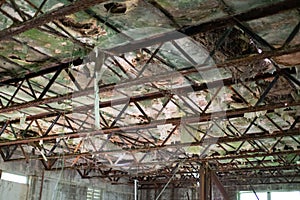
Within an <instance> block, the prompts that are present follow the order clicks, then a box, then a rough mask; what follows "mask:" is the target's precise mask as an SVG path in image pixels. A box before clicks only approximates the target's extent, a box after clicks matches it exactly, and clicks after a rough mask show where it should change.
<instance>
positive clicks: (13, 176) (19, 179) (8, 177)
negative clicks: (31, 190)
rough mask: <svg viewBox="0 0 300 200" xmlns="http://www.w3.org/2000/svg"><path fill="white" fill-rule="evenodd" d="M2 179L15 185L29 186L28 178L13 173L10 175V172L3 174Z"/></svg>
mask: <svg viewBox="0 0 300 200" xmlns="http://www.w3.org/2000/svg"><path fill="white" fill-rule="evenodd" d="M1 179H2V180H6V181H11V182H15V183H22V184H27V181H28V180H27V176H22V175H17V174H12V173H8V172H2V173H1Z"/></svg>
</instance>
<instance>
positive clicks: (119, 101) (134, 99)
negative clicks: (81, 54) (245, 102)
mask: <svg viewBox="0 0 300 200" xmlns="http://www.w3.org/2000/svg"><path fill="white" fill-rule="evenodd" d="M275 75H276V72H275V73H274V74H270V73H267V74H261V75H258V76H256V77H253V78H249V79H248V80H246V81H245V82H248V81H249V82H250V81H256V80H261V79H267V78H271V77H273V76H275ZM235 83H236V81H235V80H233V79H232V78H227V79H223V80H219V81H213V82H208V83H203V84H200V85H190V86H184V87H179V88H175V89H171V90H163V91H157V92H150V93H147V94H143V95H136V96H131V97H128V98H120V99H115V100H112V101H103V102H100V103H99V104H100V108H105V107H109V106H111V105H120V104H125V103H127V102H139V101H143V100H151V99H155V98H162V97H164V96H166V94H171V93H172V94H185V93H187V92H191V90H192V91H195V92H196V91H201V90H205V89H207V88H208V87H209V88H210V89H212V88H215V87H219V86H230V85H233V84H235ZM112 89H113V87H111V86H107V87H102V88H101V89H100V91H102V92H103V91H107V90H112ZM92 92H93V88H88V89H85V90H83V91H79V92H73V93H68V94H64V95H60V96H57V97H49V98H45V99H41V100H33V101H30V102H25V103H21V104H17V105H13V106H10V107H7V108H0V113H4V112H8V111H13V110H20V109H23V108H28V107H32V106H38V105H42V104H46V103H53V102H58V101H62V100H65V99H69V98H76V97H79V96H83V95H88V94H90V93H92ZM93 106H94V105H93V104H91V105H85V106H79V107H75V108H74V109H73V110H70V111H64V112H63V113H64V114H65V115H66V114H70V113H74V112H77V111H81V110H90V109H92V108H93ZM59 113H60V112H58V111H57V112H45V113H40V114H37V115H31V116H28V117H27V118H26V120H27V121H30V120H35V119H41V118H47V117H53V116H57V115H58V114H59ZM19 121H20V119H18V118H17V119H14V120H10V121H9V122H10V123H17V122H19ZM0 125H1V122H0Z"/></svg>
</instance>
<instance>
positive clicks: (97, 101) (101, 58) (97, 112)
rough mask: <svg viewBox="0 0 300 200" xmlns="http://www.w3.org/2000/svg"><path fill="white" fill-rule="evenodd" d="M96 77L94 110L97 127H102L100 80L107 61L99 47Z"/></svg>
mask: <svg viewBox="0 0 300 200" xmlns="http://www.w3.org/2000/svg"><path fill="white" fill-rule="evenodd" d="M95 54H96V55H95V71H94V73H95V79H94V97H95V101H94V112H95V129H100V105H99V104H100V94H99V82H100V79H101V73H103V72H101V69H102V65H103V64H104V62H105V54H104V52H103V51H101V50H99V49H98V48H96V49H95Z"/></svg>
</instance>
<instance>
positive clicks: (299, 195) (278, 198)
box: [271, 191, 300, 200]
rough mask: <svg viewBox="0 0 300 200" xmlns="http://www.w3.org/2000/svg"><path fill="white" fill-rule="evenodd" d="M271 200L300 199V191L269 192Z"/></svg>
mask: <svg viewBox="0 0 300 200" xmlns="http://www.w3.org/2000/svg"><path fill="white" fill-rule="evenodd" d="M271 199H272V200H282V199H291V200H292V199H300V191H298V192H271Z"/></svg>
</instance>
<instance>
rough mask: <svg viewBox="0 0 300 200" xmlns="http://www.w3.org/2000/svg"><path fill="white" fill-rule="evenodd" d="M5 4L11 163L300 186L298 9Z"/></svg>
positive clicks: (149, 177)
mask: <svg viewBox="0 0 300 200" xmlns="http://www.w3.org/2000/svg"><path fill="white" fill-rule="evenodd" d="M0 2H1V3H0V5H1V8H0V18H1V20H0V29H1V31H0V40H1V44H0V88H1V89H0V124H1V131H0V139H1V141H0V154H1V156H2V160H3V161H5V162H13V161H24V164H25V163H26V162H28V161H29V160H40V161H41V163H42V164H43V165H42V166H43V167H44V168H45V169H46V170H57V169H74V170H77V171H78V172H79V173H80V175H81V176H82V177H83V178H91V177H100V178H107V179H109V180H110V181H114V182H116V181H120V180H125V181H128V180H129V181H130V180H131V179H132V178H138V179H139V180H140V183H141V185H142V186H143V184H144V185H145V187H148V184H149V181H150V183H157V184H158V183H166V182H167V181H168V180H169V179H170V177H173V176H172V175H173V174H175V175H176V176H175V177H174V178H172V179H173V180H172V181H173V182H174V183H176V184H178V185H181V184H182V185H184V184H188V185H191V182H193V184H194V183H195V184H196V181H197V180H198V179H199V176H198V175H197V174H198V172H199V170H200V169H201V168H202V167H204V166H205V167H207V166H209V168H210V169H211V170H213V171H215V172H216V174H217V176H218V177H219V178H220V180H221V181H222V183H223V184H224V185H225V186H230V185H232V184H236V182H237V181H239V183H240V184H241V185H243V184H249V180H247V179H246V178H245V177H247V176H248V177H249V175H251V176H254V177H256V179H251V182H253V183H272V182H278V180H279V179H280V183H283V182H284V183H295V182H299V181H300V177H299V176H297V174H299V170H300V156H299V154H300V136H299V134H300V129H299V127H300V126H299V125H300V122H299V115H300V111H299V106H300V102H299V87H300V81H299V79H300V72H299V70H300V67H299V64H300V56H299V55H300V54H299V43H300V33H299V28H300V13H299V12H300V11H299V7H300V2H299V1H297V0H285V1H283V0H281V1H279V0H273V1H270V0H264V1H255V0H247V1H238V0H213V1H209V0H193V1H185V0H176V1H170V0H128V1H105V0H97V1H91V0H81V1H79V0H78V1H67V0H53V1H52V0H51V1H50V0H48V1H47V0H44V1H38V0H24V1H18V0H7V1H0ZM120 178H122V179H120ZM123 178H124V179H123ZM282 178H284V181H283V180H282ZM187 180H189V181H187ZM190 180H192V181H190ZM143 181H144V182H143Z"/></svg>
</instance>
